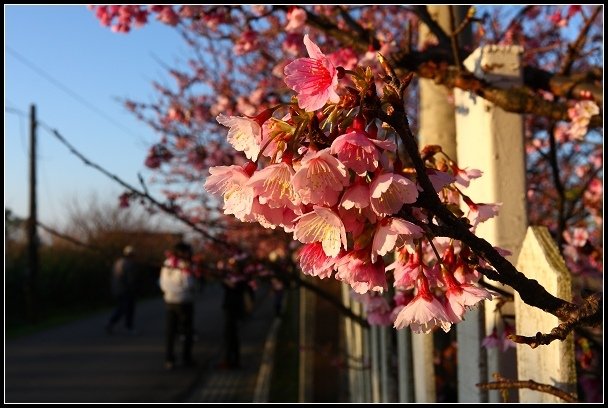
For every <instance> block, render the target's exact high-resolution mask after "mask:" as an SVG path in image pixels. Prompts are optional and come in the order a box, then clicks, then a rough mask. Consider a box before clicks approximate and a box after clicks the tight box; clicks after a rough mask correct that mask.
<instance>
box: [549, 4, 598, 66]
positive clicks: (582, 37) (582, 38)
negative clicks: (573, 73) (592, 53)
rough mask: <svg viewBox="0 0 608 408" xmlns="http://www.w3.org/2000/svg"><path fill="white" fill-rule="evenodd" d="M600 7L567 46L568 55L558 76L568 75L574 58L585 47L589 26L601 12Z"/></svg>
mask: <svg viewBox="0 0 608 408" xmlns="http://www.w3.org/2000/svg"><path fill="white" fill-rule="evenodd" d="M602 7H603V6H597V7H596V9H595V10H594V11H593V14H592V15H591V17H590V18H589V19H588V20H587V21H586V22H585V26H584V27H583V28H582V29H581V32H580V34H579V35H578V37H577V38H576V40H575V41H574V42H573V43H572V44H568V54H566V58H565V59H564V63H563V64H562V67H561V69H560V74H562V75H565V74H568V73H570V70H571V69H572V65H573V64H574V62H575V61H576V57H577V56H578V54H579V53H580V52H581V50H582V49H583V47H584V46H585V42H586V41H587V35H588V34H589V30H590V29H591V25H592V24H593V21H595V18H596V17H597V16H598V15H599V14H600V11H602Z"/></svg>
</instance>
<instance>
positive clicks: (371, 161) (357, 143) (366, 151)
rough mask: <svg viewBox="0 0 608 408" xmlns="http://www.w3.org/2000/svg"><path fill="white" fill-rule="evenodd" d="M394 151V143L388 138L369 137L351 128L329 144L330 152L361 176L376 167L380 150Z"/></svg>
mask: <svg viewBox="0 0 608 408" xmlns="http://www.w3.org/2000/svg"><path fill="white" fill-rule="evenodd" d="M378 148H382V149H384V150H389V151H395V148H396V146H395V143H394V142H392V141H390V140H375V139H370V138H369V137H368V136H367V135H366V134H365V133H364V132H362V131H358V130H353V131H352V132H349V133H346V134H344V135H342V136H338V137H337V138H336V139H335V140H334V141H333V143H332V144H331V150H330V152H331V154H335V155H337V156H338V159H339V160H340V161H341V162H342V163H344V164H345V165H346V166H348V167H349V168H351V169H353V170H354V171H355V172H356V173H357V174H359V175H360V176H363V175H364V174H365V172H367V171H370V172H372V171H374V170H376V169H377V168H378V163H379V158H380V151H379V149H378Z"/></svg>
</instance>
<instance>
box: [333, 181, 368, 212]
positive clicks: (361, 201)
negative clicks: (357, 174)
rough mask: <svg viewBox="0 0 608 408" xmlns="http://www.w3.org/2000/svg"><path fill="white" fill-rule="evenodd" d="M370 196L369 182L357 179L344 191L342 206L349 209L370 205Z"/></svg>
mask: <svg viewBox="0 0 608 408" xmlns="http://www.w3.org/2000/svg"><path fill="white" fill-rule="evenodd" d="M369 197H370V196H369V184H367V183H365V182H362V181H357V182H355V183H354V184H353V185H351V186H350V187H348V188H347V189H346V190H345V191H344V194H342V200H340V206H341V207H343V208H345V209H347V210H350V209H351V208H357V209H362V208H366V207H368V206H369Z"/></svg>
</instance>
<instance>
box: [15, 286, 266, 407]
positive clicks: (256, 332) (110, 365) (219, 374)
mask: <svg viewBox="0 0 608 408" xmlns="http://www.w3.org/2000/svg"><path fill="white" fill-rule="evenodd" d="M271 299H272V292H271V291H267V289H266V288H264V287H262V288H261V289H260V291H259V292H258V294H257V302H256V303H257V307H256V310H255V311H254V313H253V315H252V316H251V317H250V319H249V320H247V321H245V322H243V323H242V327H241V350H242V360H243V361H242V362H243V369H241V370H239V371H218V370H216V369H215V364H216V363H217V362H218V361H219V359H220V357H221V345H222V330H223V314H222V309H221V300H222V290H221V287H220V286H219V285H213V286H208V287H206V288H205V290H204V292H203V293H202V294H201V295H199V296H198V298H197V301H196V305H195V328H196V330H197V332H198V340H197V341H196V342H195V344H194V358H195V359H196V360H197V361H198V362H199V363H200V364H199V366H198V367H197V368H194V369H192V368H183V367H180V366H179V365H178V367H177V368H176V369H175V370H174V371H170V372H167V371H166V370H164V368H163V362H164V323H165V315H164V305H163V302H162V299H160V298H158V299H153V300H147V301H141V302H139V303H138V304H137V308H136V312H135V313H136V318H135V321H136V326H137V329H138V330H139V333H140V334H139V335H138V336H130V335H128V334H127V333H126V332H124V331H122V332H121V331H120V330H117V331H116V333H115V334H114V335H111V336H110V335H107V334H106V333H105V332H104V330H103V327H104V324H105V323H106V321H107V318H108V317H109V314H110V310H108V311H107V312H106V313H100V314H96V315H94V316H91V317H89V318H86V319H83V320H79V321H76V322H73V323H70V324H67V325H64V326H61V327H57V328H54V329H50V330H46V331H43V332H40V333H37V334H34V335H30V336H25V337H22V338H18V339H14V340H8V341H5V402H8V403H15V402H40V403H52V402H64V403H75V402H81V403H95V402H98V403H101V402H105V403H116V402H125V403H137V402H139V403H141V402H148V403H160V402H186V401H189V402H205V401H209V400H211V399H212V400H214V401H220V400H221V401H226V402H251V401H252V398H253V388H254V387H255V381H256V376H257V371H258V369H259V361H260V359H261V355H262V351H263V348H264V341H265V338H266V334H267V332H268V329H269V327H270V325H271V323H272V319H273V314H272V302H271ZM178 346H181V345H178Z"/></svg>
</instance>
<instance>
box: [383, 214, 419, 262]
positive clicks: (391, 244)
mask: <svg viewBox="0 0 608 408" xmlns="http://www.w3.org/2000/svg"><path fill="white" fill-rule="evenodd" d="M422 233H423V230H422V228H420V227H419V226H417V225H415V224H412V223H411V222H409V221H405V220H402V219H401V218H396V217H389V218H388V219H385V220H383V221H381V222H380V223H379V225H378V226H377V227H376V233H375V234H374V241H373V243H372V255H371V258H372V262H375V260H376V257H377V255H379V256H384V255H386V254H387V253H388V252H389V251H392V250H393V249H394V248H395V245H396V246H398V247H401V246H403V245H404V244H405V243H406V242H410V243H412V242H413V240H414V239H415V238H419V237H421V236H422Z"/></svg>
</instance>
